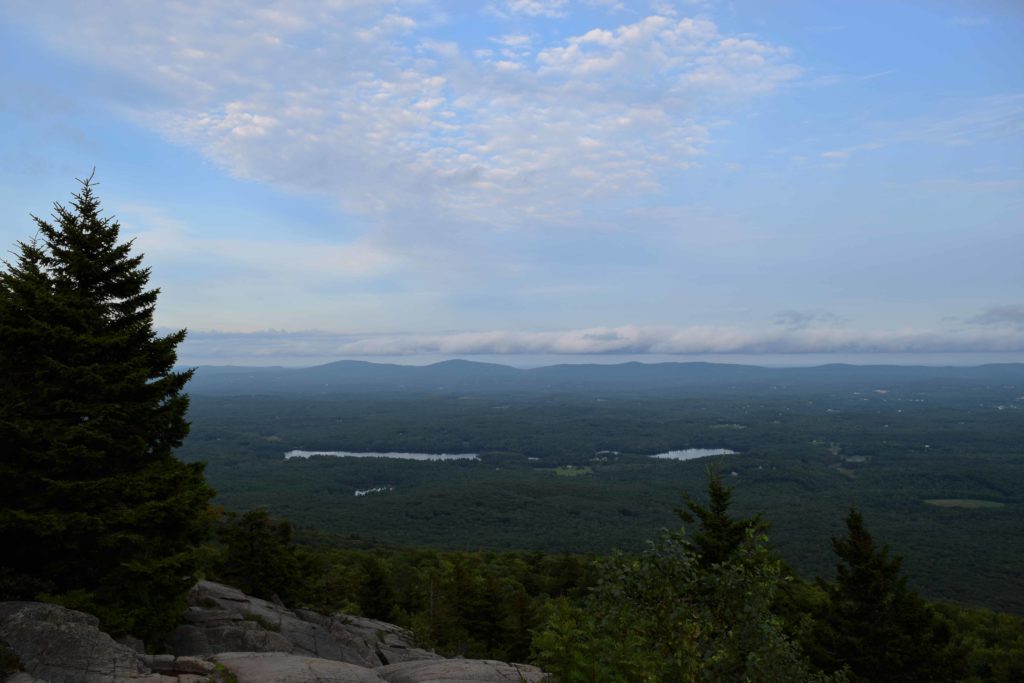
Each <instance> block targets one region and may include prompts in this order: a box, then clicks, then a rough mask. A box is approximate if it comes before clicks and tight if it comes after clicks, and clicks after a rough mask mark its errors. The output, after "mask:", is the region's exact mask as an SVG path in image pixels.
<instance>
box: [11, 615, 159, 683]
mask: <svg viewBox="0 0 1024 683" xmlns="http://www.w3.org/2000/svg"><path fill="white" fill-rule="evenodd" d="M0 639H2V640H4V641H6V642H7V644H8V645H9V646H10V648H11V650H13V651H14V653H15V654H16V655H17V656H18V658H19V659H20V660H21V662H22V664H23V665H24V666H25V671H26V672H28V673H29V674H31V675H32V676H34V677H35V678H41V679H43V680H46V681H49V683H110V682H111V681H137V680H139V679H140V678H142V677H143V676H145V675H146V674H148V673H149V671H148V669H147V668H146V667H145V665H144V664H143V663H142V661H141V659H140V658H139V654H138V653H137V652H135V651H134V650H133V649H131V648H130V647H127V646H125V645H121V644H120V643H117V642H115V641H114V639H113V638H111V637H110V636H108V635H107V634H106V633H103V632H102V631H100V630H99V620H98V619H97V618H96V617H93V616H90V615H88V614H82V613H81V612H76V611H74V610H69V609H66V608H64V607H59V606H57V605H47V604H44V603H39V602H4V603H0Z"/></svg>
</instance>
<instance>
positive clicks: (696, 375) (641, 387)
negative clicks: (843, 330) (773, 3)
mask: <svg viewBox="0 0 1024 683" xmlns="http://www.w3.org/2000/svg"><path fill="white" fill-rule="evenodd" d="M914 384H926V385H929V386H935V385H937V384H939V385H947V386H948V385H959V384H962V385H964V386H970V385H991V384H1011V385H1016V384H1024V363H1002V364H989V365H980V366H973V367H953V366H946V367H931V366H913V365H908V366H904V365H847V364H838V363H837V364H829V365H820V366H814V367H801V368H766V367H761V366H755V365H734V364H727V363H705V362H692V363H638V362H630V363H620V364H613V365H601V364H563V365H550V366H545V367H539V368H530V369H519V368H513V367H509V366H506V365H499V364H496V363H479V362H475V361H468V360H447V361H442V362H440V363H434V364H432V365H421V366H416V365H396V364H388V363H372V362H368V361H353V360H343V361H337V362H333V363H327V364H325V365H317V366H313V367H308V368H283V367H237V366H201V367H199V368H198V369H197V370H196V373H195V376H194V377H193V379H192V381H191V382H189V384H188V386H187V387H186V390H187V391H189V392H190V393H194V394H199V395H253V394H266V395H310V394H339V393H341V394H347V393H366V392H374V393H375V392H387V393H391V392H398V393H405V392H408V393H448V394H450V393H466V394H495V393H508V392H514V393H528V394H551V393H601V392H609V391H614V392H616V393H625V394H657V395H692V394H702V393H707V392H709V391H710V392H727V393H732V392H736V391H743V390H753V389H759V390H771V389H773V388H785V389H803V390H814V389H816V388H820V389H830V390H832V389H837V388H849V389H850V390H873V389H886V388H889V387H890V386H895V385H899V386H908V385H914Z"/></svg>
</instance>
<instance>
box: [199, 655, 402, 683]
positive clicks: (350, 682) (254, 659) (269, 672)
mask: <svg viewBox="0 0 1024 683" xmlns="http://www.w3.org/2000/svg"><path fill="white" fill-rule="evenodd" d="M210 659H211V660H212V661H214V662H216V663H218V664H220V665H221V666H223V667H224V668H225V669H227V670H228V672H230V673H231V675H232V676H234V678H235V680H237V682H238V683H384V680H383V679H382V678H380V677H379V676H378V675H377V674H376V673H374V672H373V671H372V670H371V669H366V668H364V667H361V666H356V665H355V664H346V663H345V662H336V661H333V660H330V659H320V658H318V657H304V656H301V655H291V654H286V653H283V652H222V653H220V654H217V655H214V656H213V657H211V658H210Z"/></svg>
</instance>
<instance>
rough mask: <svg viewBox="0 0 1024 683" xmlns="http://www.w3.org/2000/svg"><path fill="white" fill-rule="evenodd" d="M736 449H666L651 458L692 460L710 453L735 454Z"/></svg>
mask: <svg viewBox="0 0 1024 683" xmlns="http://www.w3.org/2000/svg"><path fill="white" fill-rule="evenodd" d="M735 454H736V451H732V450H729V449H728V448H687V449H685V450H681V451H668V452H667V453H658V454H657V455H652V456H651V457H652V458H659V459H661V460H694V459H696V458H706V457H708V456H711V455H735Z"/></svg>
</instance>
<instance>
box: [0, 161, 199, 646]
mask: <svg viewBox="0 0 1024 683" xmlns="http://www.w3.org/2000/svg"><path fill="white" fill-rule="evenodd" d="M100 214H101V211H100V205H99V200H98V199H97V197H96V196H95V194H94V192H93V184H92V182H91V178H90V179H88V180H86V181H84V182H83V183H82V189H81V191H80V192H79V193H78V194H76V195H75V196H74V200H73V201H72V203H71V206H70V207H64V206H62V205H60V204H55V205H54V223H49V222H47V221H44V220H41V219H38V218H36V219H35V220H36V225H37V227H38V231H39V232H38V236H37V238H36V239H33V240H31V241H29V242H23V243H20V244H19V251H18V253H17V254H16V258H15V260H14V261H13V263H8V264H6V268H5V269H4V270H3V272H2V273H0V340H2V344H0V443H3V444H4V451H5V454H4V457H3V460H2V461H0V547H3V549H4V552H3V554H2V559H0V564H2V567H0V599H3V598H39V597H41V596H45V597H47V598H48V599H50V600H53V601H55V602H59V603H62V604H65V605H67V606H69V607H74V608H78V609H85V610H87V611H90V612H93V613H94V614H96V615H98V616H99V617H100V618H101V620H102V622H103V624H104V626H105V628H107V629H108V630H111V631H113V632H132V633H135V634H137V635H143V636H149V635H152V634H154V633H156V632H159V631H161V630H162V629H165V628H167V627H169V626H171V625H172V624H173V623H174V621H175V618H176V616H177V614H178V610H179V608H181V607H183V601H182V597H183V595H184V593H185V591H187V590H188V588H189V587H190V585H191V583H192V580H193V576H194V573H195V569H196V562H197V553H196V544H197V542H198V541H199V540H201V538H202V537H203V535H204V533H205V531H206V528H207V519H206V515H205V510H206V506H207V501H208V500H209V498H210V496H211V495H212V491H211V490H210V489H209V488H208V487H207V486H206V484H205V482H204V480H203V467H202V465H200V464H189V465H186V464H184V463H182V462H180V461H179V460H177V459H175V458H174V456H173V455H172V450H173V449H174V448H175V447H177V446H179V445H180V444H181V441H182V440H183V439H184V437H185V435H186V434H187V433H188V423H187V422H186V421H185V412H186V410H187V407H188V399H187V397H186V396H185V395H184V394H183V393H182V388H183V387H184V385H185V383H186V382H187V381H188V379H189V377H190V375H191V373H190V372H175V371H173V370H172V367H173V365H174V362H175V359H176V354H175V349H176V347H177V345H178V344H179V343H180V342H181V341H182V339H183V338H184V336H185V332H184V330H182V331H179V332H175V333H171V334H169V335H166V336H159V335H157V334H156V332H155V331H154V329H153V312H154V307H155V305H156V300H157V295H158V290H156V289H146V286H147V283H148V280H149V270H148V269H147V268H144V267H143V266H142V257H141V256H133V255H132V254H131V247H132V245H131V243H130V242H126V243H125V242H119V241H118V237H119V225H118V224H117V222H116V221H114V220H113V219H112V218H109V217H102V216H101V215H100Z"/></svg>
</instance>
